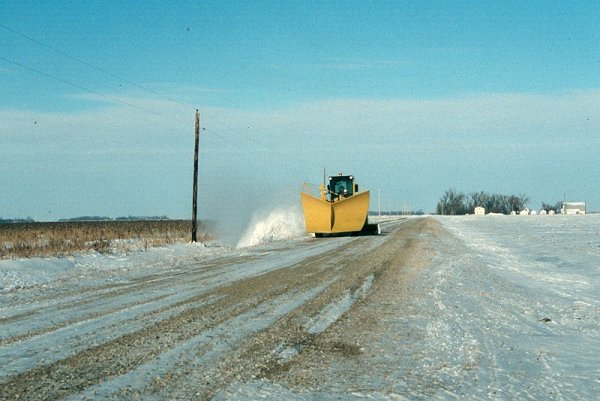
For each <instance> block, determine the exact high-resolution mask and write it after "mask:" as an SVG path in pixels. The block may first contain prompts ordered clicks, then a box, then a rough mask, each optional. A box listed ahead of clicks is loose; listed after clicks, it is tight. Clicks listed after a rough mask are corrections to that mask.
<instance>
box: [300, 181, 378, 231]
mask: <svg viewBox="0 0 600 401" xmlns="http://www.w3.org/2000/svg"><path fill="white" fill-rule="evenodd" d="M312 187H314V186H312ZM300 198H301V201H302V209H303V211H304V224H305V226H306V231H307V232H309V233H314V234H315V236H316V237H323V236H333V235H376V234H380V232H381V231H380V228H379V225H378V224H369V217H368V214H369V191H364V192H359V191H358V184H356V183H355V182H354V177H353V176H351V175H342V174H341V173H340V174H339V175H337V176H330V177H329V180H328V182H325V180H324V182H323V184H321V185H320V186H319V194H318V195H317V196H315V195H314V194H313V193H311V185H309V184H306V183H304V187H303V189H302V192H301V193H300Z"/></svg>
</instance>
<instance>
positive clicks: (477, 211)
mask: <svg viewBox="0 0 600 401" xmlns="http://www.w3.org/2000/svg"><path fill="white" fill-rule="evenodd" d="M484 214H485V208H484V207H481V206H477V207H476V208H475V216H483V215H484Z"/></svg>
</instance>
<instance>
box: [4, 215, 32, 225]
mask: <svg viewBox="0 0 600 401" xmlns="http://www.w3.org/2000/svg"><path fill="white" fill-rule="evenodd" d="M33 222H34V221H33V219H32V218H31V217H28V218H26V219H3V218H1V217H0V224H9V223H33Z"/></svg>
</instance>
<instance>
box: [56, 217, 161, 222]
mask: <svg viewBox="0 0 600 401" xmlns="http://www.w3.org/2000/svg"><path fill="white" fill-rule="evenodd" d="M113 220H114V221H146V220H152V221H155V220H170V219H169V218H168V217H167V216H123V217H117V218H115V219H113V218H112V217H106V216H80V217H73V218H69V219H61V220H59V221H66V222H68V221H113Z"/></svg>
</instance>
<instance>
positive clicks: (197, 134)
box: [192, 109, 200, 242]
mask: <svg viewBox="0 0 600 401" xmlns="http://www.w3.org/2000/svg"><path fill="white" fill-rule="evenodd" d="M194 137H195V140H194V190H193V193H194V195H193V196H194V199H193V200H192V242H196V228H197V212H198V142H199V141H200V115H199V114H198V109H196V127H195V130H194Z"/></svg>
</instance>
